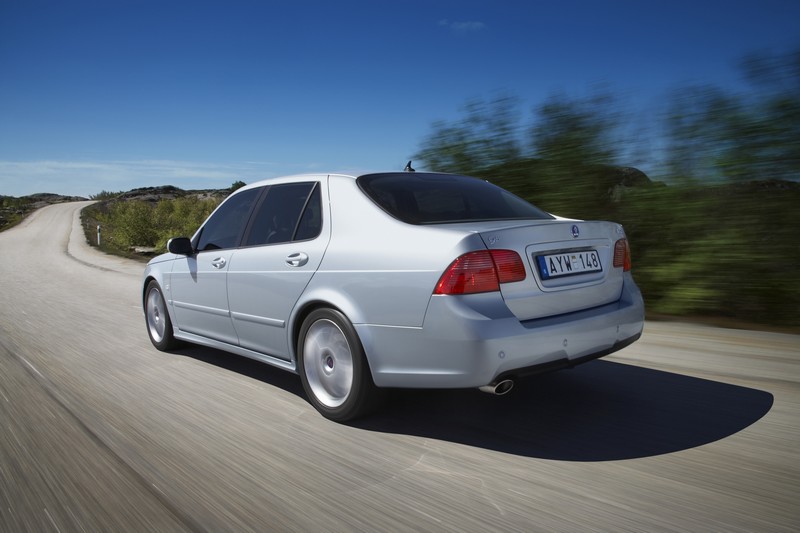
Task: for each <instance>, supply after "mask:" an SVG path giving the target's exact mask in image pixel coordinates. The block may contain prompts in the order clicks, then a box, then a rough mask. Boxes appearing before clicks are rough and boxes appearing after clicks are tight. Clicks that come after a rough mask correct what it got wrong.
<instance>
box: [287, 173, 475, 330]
mask: <svg viewBox="0 0 800 533" xmlns="http://www.w3.org/2000/svg"><path fill="white" fill-rule="evenodd" d="M328 192H329V202H330V211H329V212H330V216H331V223H332V232H331V240H330V243H329V245H328V249H327V251H326V252H325V257H324V258H323V260H322V264H321V265H320V268H319V270H318V271H317V273H316V274H315V275H314V277H313V278H312V280H311V283H310V284H309V286H308V288H307V289H306V292H305V293H304V295H303V298H302V301H301V302H300V305H302V303H303V302H309V301H316V300H321V301H325V302H329V303H331V304H333V305H335V306H337V307H339V308H340V309H341V310H342V311H343V312H344V313H345V314H346V315H347V316H348V318H349V319H350V321H351V322H353V323H354V324H377V325H387V326H400V327H421V326H422V323H423V321H424V318H425V311H426V309H427V307H428V302H429V301H430V298H431V295H432V293H433V290H434V287H435V285H436V282H437V281H438V280H439V277H440V276H441V275H442V272H444V270H445V269H446V268H447V267H448V266H449V264H450V263H451V262H452V261H453V260H454V259H455V258H456V257H458V256H459V255H460V254H462V253H464V252H466V251H470V250H475V249H480V248H484V247H485V246H484V245H483V241H482V240H481V238H480V236H479V235H478V234H477V233H475V232H470V231H465V230H464V229H460V228H446V227H432V226H414V225H409V224H405V223H403V222H400V221H398V220H395V219H393V218H392V217H390V216H389V215H388V214H386V213H385V212H384V211H383V210H382V209H380V208H379V207H378V206H376V205H375V204H374V203H373V202H372V201H371V200H370V199H369V198H367V197H366V196H365V195H364V194H363V193H362V192H361V190H360V189H359V187H358V185H357V183H356V182H355V180H353V179H352V178H345V177H337V176H331V178H330V181H329V188H328Z"/></svg>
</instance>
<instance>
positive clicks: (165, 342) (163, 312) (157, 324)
mask: <svg viewBox="0 0 800 533" xmlns="http://www.w3.org/2000/svg"><path fill="white" fill-rule="evenodd" d="M144 320H145V324H146V325H147V336H148V337H150V342H152V343H153V346H155V347H156V348H157V349H159V350H161V351H162V352H166V351H168V350H172V349H173V348H175V347H176V346H177V345H178V341H177V340H176V339H175V336H174V334H173V330H172V320H170V318H169V312H168V311H167V304H166V301H165V300H164V295H163V294H162V292H161V287H160V286H159V285H158V283H157V282H156V280H150V283H148V284H147V288H146V289H145V291H144Z"/></svg>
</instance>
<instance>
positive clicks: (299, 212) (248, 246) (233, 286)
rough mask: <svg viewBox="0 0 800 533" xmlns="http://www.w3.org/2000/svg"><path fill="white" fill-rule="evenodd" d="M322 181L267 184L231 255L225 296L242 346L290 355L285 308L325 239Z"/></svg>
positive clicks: (318, 257)
mask: <svg viewBox="0 0 800 533" xmlns="http://www.w3.org/2000/svg"><path fill="white" fill-rule="evenodd" d="M323 181H324V180H319V181H316V180H309V181H304V182H300V183H284V184H277V185H272V186H270V188H269V189H268V191H267V193H266V195H265V196H264V198H263V201H262V202H261V204H260V205H259V206H258V208H257V210H256V213H255V214H254V216H253V219H252V221H251V223H250V226H249V228H248V230H247V234H246V236H245V239H244V242H243V247H242V248H240V249H239V250H237V251H236V253H235V254H234V256H233V257H232V260H231V266H230V269H229V271H228V299H229V302H230V309H231V317H232V319H233V325H234V327H235V330H236V333H237V335H238V337H239V344H240V346H242V347H243V348H247V349H250V350H254V351H257V352H260V353H265V354H268V355H271V356H273V357H278V358H281V359H285V360H289V359H290V352H289V336H288V333H287V329H286V325H287V322H288V318H289V314H290V313H291V311H292V309H293V308H294V305H295V303H296V302H297V300H298V299H299V298H300V295H301V294H302V293H303V290H304V289H305V288H306V286H307V285H308V282H309V281H310V280H311V277H312V276H313V275H314V273H315V272H316V270H317V268H318V267H319V265H320V262H321V261H322V256H323V254H324V253H325V249H326V247H327V245H328V241H329V234H330V224H329V223H328V222H327V220H326V217H325V216H324V215H323V202H322V197H323V195H325V191H323V188H324V183H323Z"/></svg>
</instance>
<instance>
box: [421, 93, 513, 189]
mask: <svg viewBox="0 0 800 533" xmlns="http://www.w3.org/2000/svg"><path fill="white" fill-rule="evenodd" d="M518 107H519V102H518V100H517V99H516V98H515V97H512V96H507V95H504V96H498V97H496V98H494V99H493V100H490V101H488V102H487V101H485V100H482V99H476V100H471V101H469V102H467V104H466V105H465V106H464V107H463V109H462V111H463V112H464V114H465V117H464V118H463V119H462V120H460V121H455V122H452V123H448V122H446V121H437V122H435V123H434V124H433V132H431V133H430V134H429V135H428V136H427V137H426V138H425V139H424V141H423V142H422V149H421V150H420V151H419V152H418V153H417V154H415V155H414V158H415V159H418V160H421V161H422V162H423V165H424V166H425V167H427V168H429V169H431V170H434V171H439V172H454V173H463V174H479V173H481V172H482V171H485V170H486V169H489V168H491V167H493V166H497V165H499V164H502V163H505V162H508V161H512V160H515V159H518V158H519V157H520V146H519V141H518V130H519V126H518V120H519V113H518Z"/></svg>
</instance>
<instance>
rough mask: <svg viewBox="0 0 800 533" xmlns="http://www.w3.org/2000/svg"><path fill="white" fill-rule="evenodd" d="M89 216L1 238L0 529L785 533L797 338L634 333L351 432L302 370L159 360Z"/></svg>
mask: <svg viewBox="0 0 800 533" xmlns="http://www.w3.org/2000/svg"><path fill="white" fill-rule="evenodd" d="M83 205H85V204H61V205H54V206H51V207H47V208H45V209H42V210H40V211H37V212H36V213H34V214H33V215H31V216H30V217H29V218H28V219H27V220H26V221H25V222H24V223H23V224H22V225H21V226H18V227H16V228H13V229H11V230H9V231H7V232H5V233H2V234H0V298H2V300H0V424H1V425H2V431H0V531H36V532H40V531H61V532H66V531H101V530H102V531H145V530H147V531H181V530H192V531H412V530H413V531H500V530H503V531H662V530H663V531H726V532H728V531H793V532H794V531H799V530H800V337H798V336H793V335H783V334H774V333H760V332H747V331H736V330H726V329H715V328H708V327H700V326H693V325H686V324H674V323H648V324H647V326H646V329H645V333H644V336H643V339H642V340H641V341H640V342H638V343H636V344H634V345H633V346H631V347H629V348H627V349H625V350H623V351H622V352H619V353H618V354H615V355H614V356H609V357H607V358H605V359H603V360H600V361H595V362H592V363H588V364H586V365H583V366H582V367H579V368H576V369H574V370H568V371H562V372H558V373H554V374H549V375H546V376H541V377H538V378H536V379H531V380H528V381H525V382H523V383H518V384H517V387H516V388H515V389H514V390H513V391H512V393H511V394H509V395H507V396H503V397H494V396H489V395H486V394H483V393H480V392H478V391H472V390H468V391H402V392H397V393H396V394H394V395H393V397H392V400H391V402H390V404H389V405H388V406H387V408H386V410H385V411H384V412H382V413H381V414H379V415H376V416H373V417H371V418H368V419H365V420H362V421H359V422H358V423H356V424H353V425H340V424H335V423H332V422H329V421H327V420H325V419H323V418H322V417H321V416H319V415H318V414H317V413H316V411H314V410H313V409H312V408H311V407H310V406H309V404H308V403H307V402H306V400H305V397H304V394H303V392H302V389H301V387H300V382H299V378H297V377H296V376H294V375H291V374H288V373H285V372H283V371H280V370H277V369H273V368H271V367H268V366H265V365H262V364H258V363H255V362H253V361H250V360H247V359H242V358H237V357H235V356H232V355H227V354H224V353H222V352H217V351H213V350H208V349H204V348H185V349H182V350H181V351H180V352H178V353H173V354H165V353H161V352H158V351H156V350H155V349H154V348H153V347H152V346H151V345H150V342H149V341H148V339H147V335H146V332H145V327H144V318H143V314H142V311H141V308H140V293H139V291H140V287H139V284H140V276H141V272H142V269H143V266H142V265H141V264H139V263H135V262H131V261H126V260H121V259H118V258H112V257H108V256H104V255H101V254H98V253H96V252H94V251H93V250H91V249H89V248H88V246H86V245H85V242H84V239H83V237H82V235H81V234H80V230H79V228H78V225H77V223H76V221H77V216H78V212H79V209H80V208H81V207H83Z"/></svg>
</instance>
